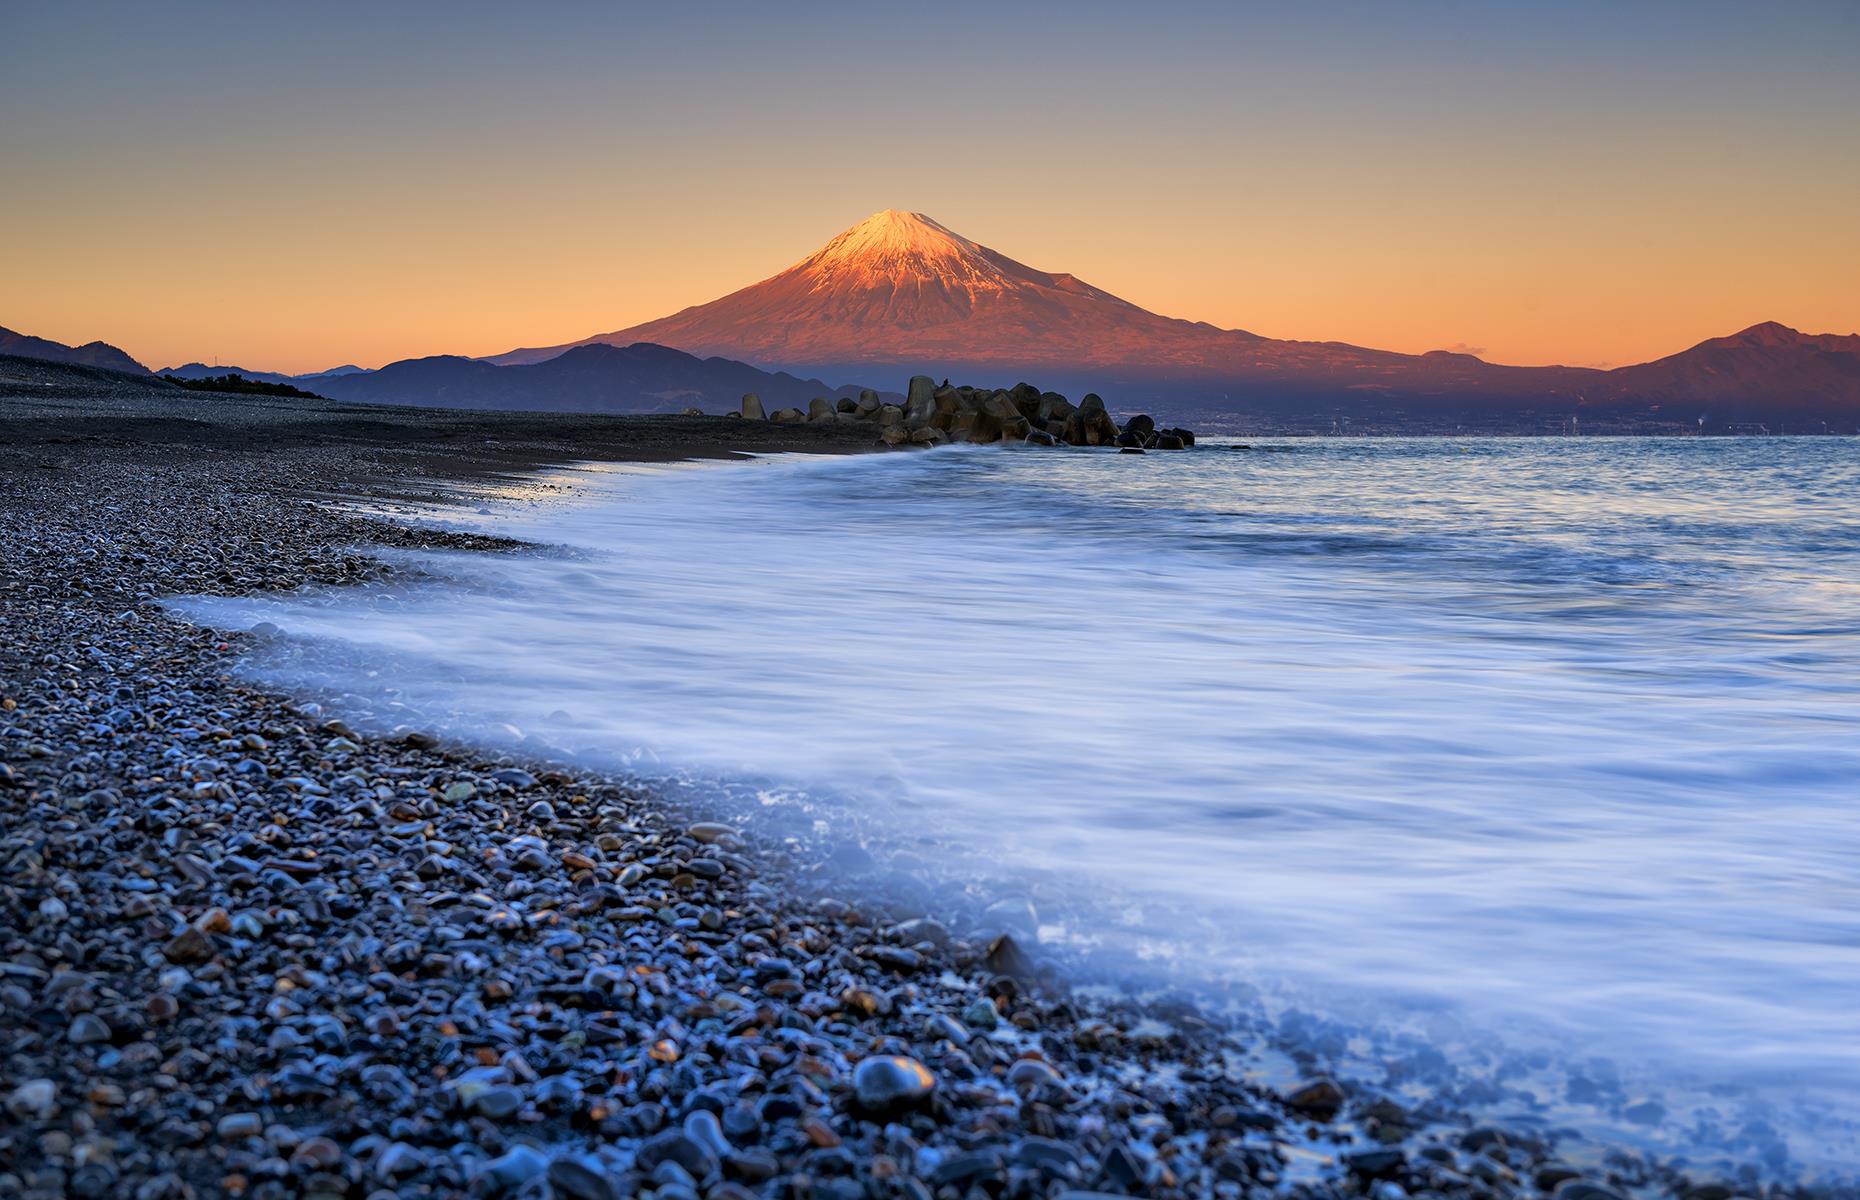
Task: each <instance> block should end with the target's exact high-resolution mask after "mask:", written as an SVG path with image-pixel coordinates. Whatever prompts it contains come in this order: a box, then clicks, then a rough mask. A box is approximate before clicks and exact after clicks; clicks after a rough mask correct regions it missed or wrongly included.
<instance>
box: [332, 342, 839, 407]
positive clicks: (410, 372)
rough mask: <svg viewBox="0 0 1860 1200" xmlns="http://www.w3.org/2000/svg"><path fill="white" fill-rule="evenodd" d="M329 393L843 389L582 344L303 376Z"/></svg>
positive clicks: (658, 350)
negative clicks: (504, 361) (495, 359)
mask: <svg viewBox="0 0 1860 1200" xmlns="http://www.w3.org/2000/svg"><path fill="white" fill-rule="evenodd" d="M297 382H299V383H300V384H305V385H311V384H314V386H315V389H316V391H317V392H318V393H319V394H320V395H324V396H328V397H330V398H331V399H336V400H352V401H357V402H363V403H371V404H419V405H428V406H433V407H440V408H486V409H489V408H502V409H530V410H538V411H548V412H608V413H628V412H637V413H645V412H677V411H678V410H680V409H682V408H686V407H697V408H703V409H706V410H708V411H710V412H713V413H716V412H724V411H726V410H731V409H734V408H736V406H737V404H738V402H739V401H740V400H741V398H742V395H743V393H745V392H755V393H757V394H758V395H760V396H761V397H762V399H763V402H764V403H765V404H766V405H767V406H768V407H769V408H771V409H774V408H780V407H785V406H788V405H798V406H800V407H803V408H804V407H806V405H807V402H808V401H809V400H811V399H812V398H814V397H816V396H837V395H843V394H848V393H852V392H856V390H857V389H848V388H842V389H839V390H838V391H836V390H834V389H833V388H830V387H828V386H827V385H826V384H824V383H822V382H820V381H819V380H818V379H797V378H795V377H794V376H793V375H788V374H785V373H783V374H771V373H769V372H767V371H758V370H757V369H756V368H754V367H751V366H749V365H747V364H745V363H740V362H732V361H730V360H728V359H722V358H709V359H701V358H697V357H694V356H693V355H690V354H685V353H683V352H681V351H678V350H668V349H666V348H665V347H664V346H653V345H648V344H643V343H642V344H636V345H631V346H624V347H622V346H606V345H592V346H582V347H579V348H577V349H574V350H570V351H568V352H567V353H564V354H559V355H557V356H556V357H554V358H550V359H547V360H545V361H542V362H538V363H527V364H520V365H516V366H497V365H495V364H493V363H489V362H484V361H481V360H478V359H470V358H461V357H458V356H455V355H442V356H438V357H434V358H410V359H405V360H403V361H401V362H396V363H389V364H388V365H387V366H385V367H382V368H381V369H380V370H378V371H363V372H354V373H349V374H345V375H335V374H331V375H323V376H318V377H316V378H314V379H309V378H306V379H301V380H298V381H297Z"/></svg>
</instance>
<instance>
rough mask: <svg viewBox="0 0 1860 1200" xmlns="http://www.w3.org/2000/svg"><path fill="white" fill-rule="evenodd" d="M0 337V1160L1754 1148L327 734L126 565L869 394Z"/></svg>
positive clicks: (909, 1182)
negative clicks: (532, 405) (1552, 1132)
mask: <svg viewBox="0 0 1860 1200" xmlns="http://www.w3.org/2000/svg"><path fill="white" fill-rule="evenodd" d="M4 374H5V373H4V372H0V495H3V496H4V503H0V597H3V598H4V611H3V614H0V615H3V618H4V637H3V638H0V709H3V711H0V1100H3V1101H4V1114H3V1115H0V1196H34V1197H37V1196H44V1197H52V1196H62V1195H75V1196H84V1197H103V1196H134V1197H138V1198H143V1200H156V1198H159V1197H170V1196H187V1195H202V1196H204V1195H215V1194H221V1193H227V1194H234V1195H246V1196H296V1195H307V1196H330V1197H335V1196H342V1197H363V1196H371V1195H376V1194H383V1195H393V1194H401V1195H424V1196H443V1195H493V1194H516V1195H525V1196H546V1195H554V1196H563V1197H590V1198H598V1197H626V1196H632V1195H656V1196H662V1197H665V1198H666V1200H694V1198H696V1197H699V1196H703V1197H710V1198H715V1200H745V1198H747V1197H750V1196H765V1197H783V1198H787V1197H793V1198H796V1200H816V1198H817V1200H862V1198H865V1197H872V1198H874V1200H877V1198H881V1197H900V1198H915V1200H924V1198H926V1197H932V1196H934V1197H937V1198H938V1200H990V1198H997V1197H1010V1198H1033V1197H1041V1198H1045V1197H1057V1196H1060V1195H1062V1194H1066V1193H1077V1192H1102V1193H1112V1194H1118V1195H1126V1196H1149V1197H1156V1198H1158V1200H1161V1198H1165V1197H1210V1196H1215V1197H1223V1198H1229V1200H1238V1198H1240V1197H1249V1198H1251V1197H1260V1196H1264V1195H1267V1194H1297V1195H1369V1196H1375V1197H1377V1198H1378V1200H1401V1198H1402V1197H1404V1196H1429V1195H1443V1196H1467V1197H1479V1198H1481V1200H1497V1198H1509V1197H1527V1196H1537V1195H1543V1194H1548V1193H1551V1192H1555V1193H1557V1194H1558V1195H1560V1196H1561V1197H1562V1200H1610V1197H1625V1196H1628V1195H1631V1194H1642V1195H1656V1194H1668V1193H1671V1194H1679V1195H1687V1196H1689V1197H1690V1200H1728V1197H1730V1196H1732V1195H1737V1194H1744V1195H1755V1194H1759V1193H1760V1192H1763V1191H1764V1190H1766V1189H1765V1188H1764V1187H1762V1186H1760V1185H1758V1184H1756V1183H1755V1182H1754V1177H1753V1178H1746V1179H1741V1180H1737V1179H1734V1180H1729V1181H1723V1182H1720V1181H1717V1180H1715V1179H1705V1178H1698V1177H1694V1178H1690V1179H1688V1178H1687V1177H1686V1176H1684V1175H1683V1174H1682V1173H1679V1172H1677V1171H1675V1170H1672V1169H1670V1168H1667V1167H1661V1166H1658V1165H1656V1164H1652V1163H1649V1162H1647V1161H1646V1160H1644V1159H1641V1158H1639V1157H1636V1156H1633V1155H1629V1154H1613V1155H1611V1154H1609V1153H1608V1152H1607V1151H1606V1148H1603V1147H1596V1146H1594V1145H1584V1146H1579V1147H1574V1148H1572V1147H1570V1146H1567V1145H1558V1144H1555V1139H1553V1138H1550V1137H1548V1136H1545V1135H1544V1134H1543V1133H1542V1132H1541V1131H1539V1132H1536V1133H1531V1134H1524V1133H1520V1132H1516V1131H1509V1132H1508V1131H1504V1130H1500V1129H1495V1128H1490V1127H1480V1126H1477V1125H1476V1124H1475V1123H1474V1122H1473V1121H1472V1120H1471V1119H1470V1118H1468V1117H1466V1116H1464V1115H1462V1113H1461V1112H1460V1111H1458V1110H1457V1109H1456V1107H1455V1105H1454V1104H1452V1103H1449V1102H1447V1101H1446V1100H1445V1099H1442V1100H1440V1101H1438V1102H1430V1103H1423V1104H1417V1103H1416V1102H1415V1101H1414V1100H1413V1098H1412V1097H1409V1098H1404V1099H1400V1100H1398V1099H1397V1098H1396V1097H1394V1096H1392V1095H1388V1094H1381V1093H1379V1092H1378V1091H1377V1090H1375V1089H1373V1088H1370V1087H1367V1086H1363V1085H1359V1084H1354V1083H1352V1082H1351V1081H1350V1080H1348V1079H1341V1080H1339V1081H1336V1082H1333V1081H1332V1080H1331V1079H1329V1078H1326V1077H1325V1076H1324V1074H1323V1072H1324V1070H1325V1067H1326V1064H1325V1062H1324V1059H1323V1055H1322V1053H1321V1051H1319V1050H1311V1049H1305V1050H1296V1049H1295V1050H1294V1051H1293V1052H1294V1054H1295V1056H1302V1057H1300V1058H1299V1059H1298V1061H1300V1062H1301V1064H1302V1067H1303V1069H1304V1071H1305V1077H1304V1078H1303V1079H1302V1080H1295V1081H1287V1082H1286V1083H1285V1084H1283V1085H1275V1086H1273V1087H1267V1086H1266V1085H1265V1084H1264V1083H1262V1082H1259V1081H1256V1080H1253V1079H1251V1078H1249V1077H1247V1076H1245V1075H1244V1074H1242V1073H1241V1072H1239V1071H1236V1070H1233V1069H1231V1068H1230V1067H1229V1065H1228V1064H1229V1062H1230V1057H1229V1056H1230V1054H1233V1053H1235V1052H1237V1051H1238V1050H1241V1049H1244V1048H1245V1046H1246V1045H1247V1044H1248V1043H1249V1040H1256V1039H1257V1038H1258V1036H1259V1035H1258V1034H1257V1033H1254V1032H1251V1031H1250V1030H1249V1029H1248V1028H1246V1027H1241V1026H1235V1025H1229V1024H1223V1023H1219V1022H1215V1021H1212V1020H1210V1019H1208V1018H1206V1017H1204V1016H1203V1015H1201V1014H1199V1013H1197V1012H1196V1011H1195V1010H1194V1009H1193V1008H1192V1007H1190V1006H1188V1005H1186V1004H1183V1003H1180V1002H1176V1001H1171V1000H1167V999H1161V998H1139V997H1129V998H1125V999H1118V1000H1112V999H1105V998H1102V996H1101V995H1100V994H1099V993H1095V992H1094V993H1092V997H1091V998H1089V999H1088V998H1086V997H1085V996H1083V995H1081V994H1078V993H1075V992H1073V991H1071V990H1070V989H1069V988H1068V986H1067V982H1066V981H1065V980H1064V979H1062V978H1058V977H1055V976H1054V975H1053V973H1052V972H1051V971H1050V970H1048V969H1043V967H1042V964H1041V962H1040V951H1039V949H1038V947H1037V946H1036V945H1034V944H1033V943H1032V941H1031V939H1029V938H1028V937H1027V936H1026V935H1025V933H1024V931H1017V930H1016V929H1014V928H1013V927H1012V925H1011V923H1005V922H1002V921H992V922H991V921H988V920H980V921H977V920H973V919H967V918H960V917H957V916H954V915H951V914H943V913H936V912H921V911H916V910H913V909H912V908H910V907H908V906H906V905H903V904H901V903H900V902H898V901H896V900H888V899H885V898H883V897H877V896H861V895H859V894H857V891H856V889H849V890H848V891H847V892H846V893H845V894H843V895H841V896H839V897H837V898H833V899H822V898H819V896H818V894H817V893H815V892H809V891H805V890H803V889H800V888H797V887H792V886H788V877H789V873H790V872H792V871H794V870H796V869H797V867H798V866H800V865H802V864H796V863H795V862H794V861H793V860H792V856H791V855H790V854H788V853H787V852H786V851H785V850H784V849H783V848H781V847H775V846H766V845H758V844H757V843H756V841H755V840H754V839H753V837H751V836H749V835H747V834H744V833H742V832H740V831H737V830H733V829H731V828H728V827H725V826H720V825H715V824H707V823H704V822H702V821H699V820H695V819H694V817H693V814H691V813H686V812H681V811H678V810H677V809H676V808H675V807H674V806H672V805H671V804H670V803H669V802H668V801H666V800H665V799H663V798H661V797H657V796H654V795H651V794H647V793H645V792H642V791H641V790H640V789H639V788H638V787H636V786H635V785H633V784H631V783H629V782H628V781H626V780H623V779H609V778H600V777H591V776H587V775H582V774H575V773H571V772H565V771H560V770H555V769H551V768H550V767H549V766H548V765H547V764H540V763H532V762H518V761H514V760H510V759H505V758H498V757H491V756H486V755H484V754H481V753H478V752H475V751H473V750H471V749H468V748H462V747H453V746H446V745H439V744H435V743H434V742H433V741H432V739H430V738H429V737H425V736H422V735H421V734H420V733H419V732H418V731H417V730H415V731H407V732H403V733H402V734H400V735H398V736H395V737H391V738H369V737H363V736H360V735H358V734H356V733H355V732H353V731H352V730H350V729H349V728H347V727H346V726H344V725H343V724H341V723H340V722H337V721H331V720H329V719H327V717H326V714H324V713H323V712H322V711H321V710H320V709H319V708H317V706H316V705H314V704H312V703H308V702H301V701H300V702H293V701H291V700H289V699H287V698H285V697H281V696H277V695H271V694H267V693H265V692H263V691H261V690H257V689H255V688H254V687H252V686H251V685H249V684H247V683H244V682H242V681H240V680H239V679H238V678H236V677H234V675H233V674H232V673H231V666H232V664H233V662H234V661H235V660H236V659H237V658H238V657H239V656H240V654H241V653H242V651H243V650H244V649H245V648H247V646H248V644H249V642H250V640H251V639H253V638H255V637H262V636H263V635H262V633H258V634H254V633H225V634H222V633H214V632H208V631H203V630H200V629H197V628H195V627H193V626H190V625H187V624H185V623H183V622H180V621H178V620H176V619H174V618H173V617H171V616H170V615H168V614H167V613H166V612H165V611H164V610H163V609H162V608H161V607H160V605H159V604H158V603H157V601H158V599H159V598H161V597H164V596H171V595H176V594H197V593H237V592H244V591H250V590H257V589H276V588H289V587H295V586H299V585H302V584H304V583H307V582H315V583H323V584H340V583H345V582H352V581H360V580H366V579H373V578H380V577H382V576H384V575H385V574H386V572H387V571H388V570H389V568H387V567H386V566H385V565H383V564H382V563H381V562H379V561H377V560H376V559H375V558H373V557H372V556H371V555H370V554H369V553H368V552H367V551H366V550H365V549H357V547H367V546H370V545H399V546H407V545H431V544H445V545H454V546H458V545H464V546H474V545H475V546H481V547H483V548H485V549H487V550H496V549H500V548H501V547H500V544H499V543H496V542H491V541H488V540H485V539H474V538H462V537H460V536H458V535H451V534H441V533H435V532H431V531H422V530H414V529H409V528H403V527H399V526H396V525H392V524H388V523H384V522H380V521H376V520H372V519H366V518H362V517H357V516H351V515H341V514H337V513H332V512H331V511H330V510H329V509H328V508H327V507H326V506H323V505H320V504H318V503H315V500H316V499H318V498H324V497H330V496H342V495H366V494H371V493H374V494H382V493H394V494H417V493H418V492H419V491H420V490H421V485H420V484H419V483H418V482H408V481H409V480H414V481H417V480H421V479H424V480H438V481H448V482H452V483H456V482H457V481H459V480H462V479H464V480H468V479H470V478H472V477H482V476H484V475H486V474H495V473H499V472H505V471H512V470H517V469H520V468H524V467H529V466H534V465H538V464H542V463H549V462H560V461H567V460H572V459H612V460H664V459H670V458H681V457H688V456H699V455H702V456H716V455H725V454H729V453H733V452H739V451H744V450H758V451H767V450H816V451H829V450H831V451H853V450H860V449H865V448H868V446H869V445H870V433H869V432H868V431H864V430H854V429H844V428H839V427H825V428H821V427H811V426H786V427H784V426H774V425H767V424H764V423H759V422H757V423H745V422H741V421H726V420H722V419H686V418H582V417H549V416H535V415H526V414H464V413H434V412H423V411H413V410H380V409H347V408H342V407H340V406H335V405H329V404H319V403H315V402H278V401H265V400H252V399H250V398H233V397H215V396H206V395H200V394H188V395H183V396H153V395H151V394H149V392H148V391H147V390H146V389H143V390H138V389H136V388H133V387H130V386H128V385H121V384H117V383H112V382H111V381H109V380H102V381H99V380H96V379H94V378H93V379H89V380H87V379H86V378H84V377H82V376H81V375H77V376H74V375H72V374H70V373H62V374H61V373H60V372H58V371H46V372H37V373H36V377H34V376H35V372H34V371H31V370H22V369H19V368H17V367H15V368H14V377H13V378H11V379H10V381H8V380H7V379H5V378H3V376H4ZM991 926H993V927H991ZM1017 935H1018V936H1017ZM1572 1163H1578V1164H1580V1165H1579V1166H1578V1165H1571V1164H1572ZM1772 1190H1773V1189H1772Z"/></svg>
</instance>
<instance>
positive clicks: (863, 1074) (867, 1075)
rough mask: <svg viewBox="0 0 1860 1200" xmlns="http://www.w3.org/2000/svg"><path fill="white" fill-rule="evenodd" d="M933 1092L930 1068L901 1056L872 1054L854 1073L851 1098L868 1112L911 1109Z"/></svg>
mask: <svg viewBox="0 0 1860 1200" xmlns="http://www.w3.org/2000/svg"><path fill="white" fill-rule="evenodd" d="M934 1091H936V1076H935V1075H932V1074H931V1073H930V1068H929V1067H926V1066H924V1065H923V1064H922V1063H920V1062H918V1061H917V1060H916V1059H914V1058H906V1057H904V1056H903V1055H901V1054H880V1055H873V1056H872V1057H871V1058H868V1059H866V1060H864V1061H863V1062H861V1063H860V1064H859V1066H858V1069H856V1070H855V1071H854V1072H853V1097H854V1099H856V1100H857V1101H858V1102H859V1107H860V1108H862V1109H864V1110H865V1111H866V1112H868V1113H874V1114H881V1113H890V1112H897V1111H899V1110H901V1109H906V1108H913V1107H915V1106H917V1105H920V1104H922V1103H924V1102H925V1101H926V1100H928V1099H929V1098H930V1095H931V1093H933V1092H934Z"/></svg>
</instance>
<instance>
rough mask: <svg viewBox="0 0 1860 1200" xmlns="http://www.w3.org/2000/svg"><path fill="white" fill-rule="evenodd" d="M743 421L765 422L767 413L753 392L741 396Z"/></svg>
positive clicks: (760, 400) (760, 398)
mask: <svg viewBox="0 0 1860 1200" xmlns="http://www.w3.org/2000/svg"><path fill="white" fill-rule="evenodd" d="M743 419H744V420H746V421H766V420H768V419H769V416H768V413H767V412H765V411H764V410H763V408H762V397H760V396H758V395H756V394H755V393H754V392H747V393H745V394H744V395H743Z"/></svg>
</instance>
